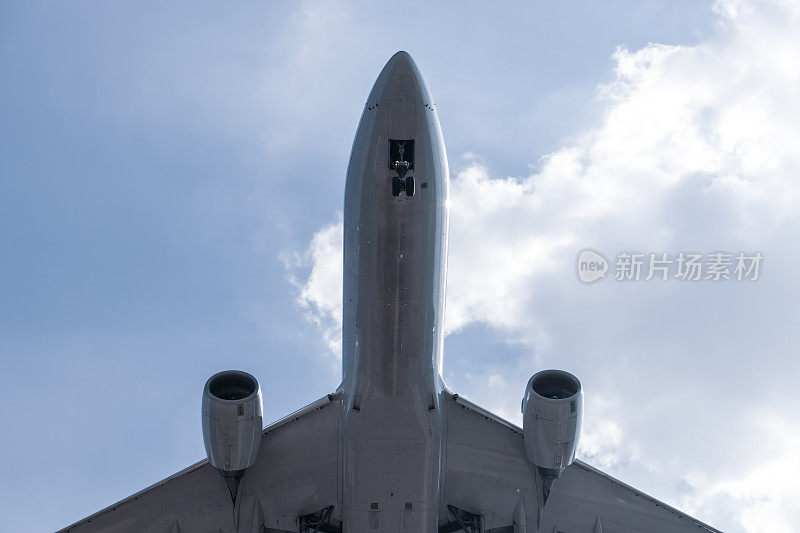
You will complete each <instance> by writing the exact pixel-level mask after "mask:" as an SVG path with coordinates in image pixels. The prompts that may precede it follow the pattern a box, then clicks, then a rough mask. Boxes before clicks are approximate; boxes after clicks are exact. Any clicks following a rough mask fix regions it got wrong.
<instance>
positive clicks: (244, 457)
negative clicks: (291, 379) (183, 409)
mask: <svg viewBox="0 0 800 533" xmlns="http://www.w3.org/2000/svg"><path fill="white" fill-rule="evenodd" d="M262 410H263V407H262V401H261V387H260V386H259V384H258V381H257V380H256V378H254V377H253V376H251V375H250V374H248V373H247V372H241V371H239V370H226V371H224V372H220V373H218V374H214V375H213V376H211V377H210V378H209V380H208V381H207V382H206V386H205V388H204V389H203V442H204V444H205V447H206V455H207V456H208V461H209V462H210V463H211V465H212V466H214V467H216V468H218V469H219V470H220V471H221V472H222V473H223V475H226V474H230V475H233V474H241V471H243V470H244V469H246V468H248V467H250V466H252V465H253V463H255V462H256V458H257V457H258V449H259V446H260V444H261V431H262Z"/></svg>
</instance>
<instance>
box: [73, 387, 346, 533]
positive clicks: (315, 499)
mask: <svg viewBox="0 0 800 533" xmlns="http://www.w3.org/2000/svg"><path fill="white" fill-rule="evenodd" d="M340 401H341V400H340V398H339V397H338V396H336V395H327V396H324V397H323V398H321V399H319V400H317V401H316V402H314V403H312V404H310V405H308V406H306V407H304V408H303V409H300V410H299V411H297V412H295V413H292V414H291V415H289V416H287V417H285V418H283V419H281V420H278V421H277V422H275V423H273V424H271V425H269V426H267V427H266V428H265V429H264V431H263V434H262V438H261V445H260V448H259V453H258V455H259V460H258V461H257V462H256V464H255V465H253V466H252V467H251V468H250V469H248V470H247V472H246V473H245V475H244V477H243V478H242V481H241V483H240V486H239V488H238V492H237V496H236V504H235V505H234V504H233V502H232V499H231V494H230V492H229V489H228V486H227V484H226V482H225V480H224V479H223V478H222V476H221V475H220V474H219V472H218V471H217V469H216V468H214V467H212V466H211V465H210V464H209V462H208V460H203V461H200V462H199V463H196V464H194V465H192V466H190V467H188V468H186V469H185V470H182V471H180V472H178V473H177V474H174V475H172V476H170V477H168V478H166V479H164V480H162V481H159V482H158V483H156V484H154V485H152V486H150V487H148V488H146V489H144V490H142V491H141V492H138V493H136V494H134V495H133V496H130V497H128V498H126V499H124V500H122V501H120V502H118V503H115V504H114V505H111V506H110V507H107V508H106V509H103V510H102V511H99V512H97V513H95V514H93V515H91V516H89V517H87V518H85V519H83V520H81V521H80V522H77V523H75V524H73V525H71V526H68V527H66V528H64V529H62V530H61V531H60V532H59V533H67V532H69V533H85V532H92V533H111V532H115V533H119V532H126V531H136V532H142V533H150V532H152V533H156V532H157V533H195V532H214V533H219V532H224V533H229V532H233V531H239V530H242V531H259V532H262V531H266V532H281V531H297V530H298V521H297V517H298V516H301V517H303V518H302V519H305V520H306V521H308V523H313V522H315V521H320V522H325V521H326V519H327V518H329V516H326V512H327V510H328V509H329V508H332V506H335V505H336V503H337V501H336V500H337V489H338V485H339V481H338V479H339V460H338V458H339V409H338V408H337V404H338V402H340ZM250 524H252V526H251V527H252V529H251V528H250V527H248V526H250ZM326 530H327V529H320V530H319V531H326Z"/></svg>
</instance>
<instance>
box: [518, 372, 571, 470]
mask: <svg viewBox="0 0 800 533" xmlns="http://www.w3.org/2000/svg"><path fill="white" fill-rule="evenodd" d="M522 413H523V417H522V427H523V432H524V434H525V437H524V440H525V452H526V454H527V456H528V460H530V461H531V462H532V463H533V464H534V465H536V466H537V467H539V468H540V469H541V470H544V472H543V474H545V473H546V474H547V475H548V476H550V477H556V478H557V477H558V476H559V475H561V472H562V471H563V470H564V468H566V467H568V466H569V465H571V464H572V462H573V461H574V460H575V452H576V451H577V448H578V440H579V438H580V433H581V423H582V420H583V388H582V387H581V382H580V381H578V378H576V377H575V376H573V375H572V374H570V373H569V372H564V371H563V370H543V371H541V372H537V373H536V374H534V375H533V377H531V379H530V380H529V381H528V386H527V387H526V389H525V397H524V399H523V400H522Z"/></svg>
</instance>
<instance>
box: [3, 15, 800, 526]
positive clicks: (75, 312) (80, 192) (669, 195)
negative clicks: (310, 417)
mask: <svg viewBox="0 0 800 533" xmlns="http://www.w3.org/2000/svg"><path fill="white" fill-rule="evenodd" d="M482 7H483V5H482V4H481V3H478V2H474V3H459V4H458V7H457V8H456V7H455V6H454V5H445V4H435V5H431V4H428V3H415V2H407V3H405V4H403V6H402V9H398V7H397V5H396V4H386V5H385V6H379V5H375V4H374V3H367V2H363V3H347V4H336V3H327V2H313V3H276V4H266V3H258V4H248V3H237V4H235V5H234V6H230V5H226V6H219V5H213V4H205V5H203V4H198V3H196V2H191V3H188V2H187V3H180V2H174V3H170V4H169V5H167V6H164V5H157V4H150V5H148V4H142V3H139V2H137V3H133V2H131V3H128V4H123V3H113V4H109V3H104V2H83V3H72V4H71V5H69V7H67V6H66V5H64V4H54V3H38V2H25V3H16V4H11V3H8V2H2V3H0V71H2V72H3V75H2V76H0V96H2V98H0V123H1V124H2V127H1V128H0V202H2V203H1V204H0V205H2V209H0V244H2V248H0V250H2V252H1V253H2V255H1V256H0V258H1V259H2V260H1V261H0V291H1V292H0V295H2V297H1V298H0V376H2V377H3V379H2V383H3V386H2V387H0V415H1V416H2V417H3V419H4V420H5V430H4V431H3V433H2V435H3V438H2V439H0V456H1V457H4V458H5V464H4V465H3V470H4V474H3V479H4V481H3V482H2V483H0V514H2V516H3V523H4V527H8V528H9V530H10V531H52V530H54V529H57V528H59V527H62V526H64V525H67V524H68V523H70V522H72V521H74V520H77V519H79V518H81V517H83V516H85V515H87V514H89V513H91V512H93V511H95V510H98V509H99V508H101V507H104V506H106V505H108V504H110V503H113V502H114V501H116V500H118V499H120V498H123V497H125V496H127V495H129V494H130V493H132V492H134V491H136V490H139V489H141V488H143V487H144V486H146V485H149V484H150V483H152V482H154V481H156V480H158V479H160V478H163V477H165V476H167V475H169V474H171V473H173V472H175V471H177V470H179V469H181V468H183V467H184V466H186V465H188V464H190V463H193V462H195V461H197V460H198V459H200V458H202V457H203V456H204V451H203V444H202V437H201V431H200V416H199V411H200V393H201V389H202V386H203V383H204V382H205V379H206V378H207V377H208V376H209V375H211V374H212V373H214V372H216V371H218V370H222V369H226V368H240V369H243V370H247V371H249V372H251V373H253V374H254V375H256V376H257V377H258V378H259V379H260V381H261V384H262V388H263V391H264V402H265V405H264V410H265V418H267V419H276V418H279V417H280V416H282V415H284V414H286V413H287V412H289V411H292V410H294V409H296V408H298V407H299V406H301V405H304V404H306V403H308V402H311V401H313V400H315V399H317V398H319V397H320V396H322V395H323V394H325V393H327V392H330V391H332V390H334V389H335V388H336V386H337V385H338V383H339V379H340V368H339V365H340V354H339V353H338V350H339V335H340V333H339V331H338V326H339V320H340V310H339V305H340V302H339V298H340V291H341V264H340V261H341V223H340V216H341V214H340V213H341V208H342V198H343V191H344V177H345V169H346V165H347V159H348V156H349V149H350V146H351V143H352V139H353V135H354V133H355V129H356V125H357V123H358V119H359V116H360V113H361V109H362V106H363V103H364V100H365V98H366V96H367V94H368V92H369V89H370V87H371V84H372V82H373V81H374V79H375V77H376V76H377V74H378V72H379V71H380V69H381V67H382V66H383V64H384V63H385V62H386V60H387V59H388V58H389V57H390V56H391V55H392V54H393V53H394V52H395V51H397V50H398V49H406V50H408V51H409V52H410V53H411V54H412V55H413V56H414V58H415V60H416V61H417V63H418V65H419V66H420V68H421V70H422V72H423V74H424V75H425V77H426V79H427V81H428V84H429V86H430V88H431V90H432V92H433V94H434V97H435V98H436V100H437V107H438V109H439V113H440V118H441V121H442V127H443V131H444V137H445V142H446V145H447V148H448V154H449V161H450V168H451V173H452V175H451V178H452V191H451V192H452V198H451V200H452V213H451V225H450V227H451V239H450V260H449V271H448V295H447V324H446V325H447V331H448V337H447V340H446V344H445V379H446V382H447V384H448V387H449V388H450V389H451V390H453V391H454V392H458V393H461V394H464V395H465V396H467V397H469V398H471V399H472V400H473V401H476V402H478V403H480V404H482V405H485V406H486V407H488V408H490V409H491V410H493V411H495V412H497V413H498V414H501V415H502V416H505V417H507V418H509V419H511V420H513V421H515V422H519V421H520V415H519V414H518V406H519V402H520V399H521V397H522V393H523V390H524V386H525V382H526V381H527V379H528V377H529V376H530V375H531V374H532V373H534V372H535V371H537V370H540V369H542V368H547V367H557V368H563V369H565V370H569V371H571V372H573V373H575V374H576V375H577V376H578V377H579V378H580V379H581V380H582V382H583V384H584V388H585V393H586V413H585V420H584V433H583V438H582V443H581V451H580V454H579V455H580V457H581V458H582V459H584V460H585V461H587V462H589V463H591V464H593V465H595V466H597V467H599V468H601V469H603V470H605V471H607V472H609V473H611V474H613V475H615V476H617V477H619V478H620V479H622V480H623V481H625V482H627V483H629V484H632V485H634V486H636V487H638V488H640V489H642V490H643V491H645V492H647V493H649V494H651V495H653V496H655V497H657V498H659V499H662V500H664V501H666V502H668V503H670V504H671V505H674V506H676V507H678V508H680V509H682V510H684V511H686V512H688V513H691V514H693V515H694V516H697V517H698V518H700V519H702V520H704V521H706V522H708V523H710V524H712V525H714V526H716V527H718V528H720V529H722V530H724V531H726V532H727V531H731V532H737V531H738V532H741V531H748V532H756V531H769V532H773V533H774V532H784V531H785V532H789V531H797V530H800V510H798V506H797V503H796V500H797V495H798V494H800V410H799V409H797V406H798V400H797V396H796V390H797V386H798V377H800V360H798V357H797V353H798V351H800V328H798V323H800V312H799V311H800V304H798V296H800V290H799V289H800V286H799V285H800V282H798V274H797V268H798V265H799V264H800V253H798V252H797V251H796V249H795V243H796V241H797V238H798V236H800V220H799V219H798V215H797V213H798V207H799V206H800V149H798V146H800V129H799V127H798V124H800V4H798V2H797V1H789V0H783V1H782V0H775V1H750V0H721V1H719V2H716V3H711V2H700V1H696V0H685V1H674V0H663V1H658V0H652V1H648V2H633V1H629V2H624V1H612V2H604V3H602V4H601V3H596V2H570V3H566V2H565V3H553V4H552V5H542V4H538V5H537V6H531V5H529V4H528V3H519V4H504V7H503V8H502V9H498V10H496V11H494V12H486V11H484V10H483V9H482ZM585 248H592V249H594V250H597V251H600V252H601V253H603V254H604V255H605V256H606V257H607V258H609V260H610V261H611V262H612V271H611V272H610V273H609V275H608V276H607V278H606V279H604V280H601V281H599V282H597V283H595V284H593V285H584V284H582V283H580V282H579V281H578V278H577V276H576V271H575V260H576V257H577V254H578V253H579V252H580V251H581V250H583V249H585ZM719 251H725V252H730V253H738V252H747V253H754V252H760V253H761V254H762V255H763V257H764V260H763V263H762V264H761V270H760V277H759V279H758V280H757V281H742V282H739V281H735V280H734V281H721V282H712V281H710V280H709V281H695V282H690V281H680V280H676V279H669V280H667V281H660V280H651V281H627V282H623V281H616V280H615V279H613V268H614V265H613V262H614V260H615V258H616V256H617V255H618V254H620V253H622V252H628V253H631V252H642V253H649V252H654V253H658V254H661V253H668V254H670V256H676V255H677V254H679V253H680V252H698V253H703V254H709V253H713V252H719Z"/></svg>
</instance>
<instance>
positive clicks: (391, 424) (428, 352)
mask: <svg viewBox="0 0 800 533" xmlns="http://www.w3.org/2000/svg"><path fill="white" fill-rule="evenodd" d="M409 141H412V142H409ZM398 159H399V160H401V163H400V164H399V165H396V164H395V163H394V161H395V160H398ZM409 160H411V161H409ZM405 163H410V164H409V167H410V169H409V170H408V171H407V172H402V171H399V168H398V167H402V166H403V165H404V164H405ZM401 175H403V176H401ZM399 177H402V178H404V179H405V183H406V184H407V185H406V188H412V189H413V195H408V194H407V192H406V191H405V190H402V191H400V192H399V194H397V190H395V191H394V192H393V179H395V182H397V181H399ZM409 177H411V178H409ZM411 179H413V185H409V183H410V182H411ZM448 198H449V170H448V165H447V156H446V154H445V149H444V142H443V139H442V132H441V128H440V125H439V117H438V115H437V113H436V107H435V106H434V103H433V99H432V98H431V95H430V92H429V91H428V88H427V86H426V85H425V82H424V80H423V78H422V75H421V74H420V72H419V70H418V69H417V66H416V65H415V64H414V62H413V60H412V59H411V57H410V56H409V55H408V54H407V53H405V52H398V53H397V54H395V55H394V56H393V57H392V58H391V59H390V60H389V62H388V63H387V64H386V66H385V67H384V69H383V71H382V72H381V74H380V76H379V77H378V79H377V81H376V82H375V85H374V87H373V88H372V91H371V93H370V95H369V99H368V100H367V104H366V107H365V109H364V112H363V114H362V116H361V122H360V124H359V126H358V131H357V133H356V137H355V141H354V143H353V149H352V153H351V156H350V164H349V166H348V170H347V184H346V188H345V207H344V291H343V323H342V325H343V332H342V350H343V351H342V367H343V368H342V386H341V390H342V393H343V395H344V398H345V402H344V405H345V408H344V409H343V420H342V428H343V431H342V432H341V435H342V452H343V453H342V472H341V481H342V483H343V486H342V491H341V493H340V497H341V498H342V501H341V502H340V506H339V508H340V509H341V510H342V521H343V523H344V528H345V529H344V530H345V531H381V532H401V531H436V527H437V521H438V514H439V509H440V505H441V503H442V502H441V501H440V494H441V493H442V487H441V486H440V480H441V479H442V475H441V473H442V468H443V459H444V458H443V449H444V437H445V431H444V419H443V415H442V409H441V404H440V401H441V393H442V390H443V387H444V386H443V382H442V375H441V368H442V347H443V342H444V331H443V318H444V297H445V277H446V263H447V226H448Z"/></svg>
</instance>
